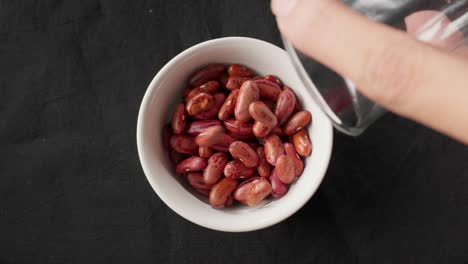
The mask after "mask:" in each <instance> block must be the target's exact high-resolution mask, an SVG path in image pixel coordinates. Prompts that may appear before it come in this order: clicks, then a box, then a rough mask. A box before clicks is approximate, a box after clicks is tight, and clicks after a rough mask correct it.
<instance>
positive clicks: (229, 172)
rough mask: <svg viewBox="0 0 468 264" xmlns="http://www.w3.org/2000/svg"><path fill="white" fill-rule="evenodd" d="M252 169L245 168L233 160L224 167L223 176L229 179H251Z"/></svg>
mask: <svg viewBox="0 0 468 264" xmlns="http://www.w3.org/2000/svg"><path fill="white" fill-rule="evenodd" d="M253 174H254V169H252V168H248V167H246V166H245V165H244V164H243V163H242V162H240V161H239V160H233V161H230V162H228V164H226V166H225V167H224V176H225V177H226V178H229V179H233V180H237V179H247V178H250V177H252V176H253Z"/></svg>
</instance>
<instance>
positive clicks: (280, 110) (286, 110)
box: [275, 89, 296, 126]
mask: <svg viewBox="0 0 468 264" xmlns="http://www.w3.org/2000/svg"><path fill="white" fill-rule="evenodd" d="M295 104H296V95H295V94H294V93H293V92H292V90H291V89H285V90H283V91H282V92H281V93H280V94H279V96H278V101H277V102H276V107H275V115H276V117H277V118H278V123H279V125H280V126H281V125H283V124H284V123H285V122H286V121H287V120H288V118H289V117H290V116H291V114H292V112H293V110H294V105H295Z"/></svg>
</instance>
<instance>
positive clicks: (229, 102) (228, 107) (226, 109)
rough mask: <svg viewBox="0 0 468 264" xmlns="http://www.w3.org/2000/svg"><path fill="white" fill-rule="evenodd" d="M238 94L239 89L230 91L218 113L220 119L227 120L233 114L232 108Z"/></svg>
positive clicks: (234, 105)
mask: <svg viewBox="0 0 468 264" xmlns="http://www.w3.org/2000/svg"><path fill="white" fill-rule="evenodd" d="M238 96H239V90H238V89H237V90H234V91H232V92H231V93H230V94H229V96H228V98H227V99H226V101H225V102H224V104H223V106H221V109H220V110H219V113H218V118H219V119H220V120H227V119H228V118H230V117H231V116H232V114H234V108H235V107H236V103H237V97H238Z"/></svg>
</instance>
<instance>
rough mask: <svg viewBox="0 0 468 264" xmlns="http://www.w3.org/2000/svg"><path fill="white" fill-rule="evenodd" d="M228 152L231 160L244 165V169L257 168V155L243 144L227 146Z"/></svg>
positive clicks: (237, 143)
mask: <svg viewBox="0 0 468 264" xmlns="http://www.w3.org/2000/svg"><path fill="white" fill-rule="evenodd" d="M229 152H230V153H231V156H232V157H233V158H235V159H238V160H239V161H241V162H242V163H244V165H245V166H246V167H249V168H255V167H257V166H258V156H257V153H255V151H254V150H253V149H252V148H251V147H250V146H249V145H248V144H247V143H245V142H242V141H235V142H233V143H232V144H231V145H229Z"/></svg>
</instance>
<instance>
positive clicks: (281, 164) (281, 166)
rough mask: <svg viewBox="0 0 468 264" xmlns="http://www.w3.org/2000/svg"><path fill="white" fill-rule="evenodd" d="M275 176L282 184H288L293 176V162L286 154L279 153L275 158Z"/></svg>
mask: <svg viewBox="0 0 468 264" xmlns="http://www.w3.org/2000/svg"><path fill="white" fill-rule="evenodd" d="M275 171H276V176H277V177H278V179H279V180H280V181H281V182H283V183H284V184H290V183H291V182H292V181H293V180H294V178H295V175H294V162H293V160H292V158H291V157H289V156H288V155H281V156H280V157H279V158H278V159H277V160H276V168H275Z"/></svg>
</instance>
